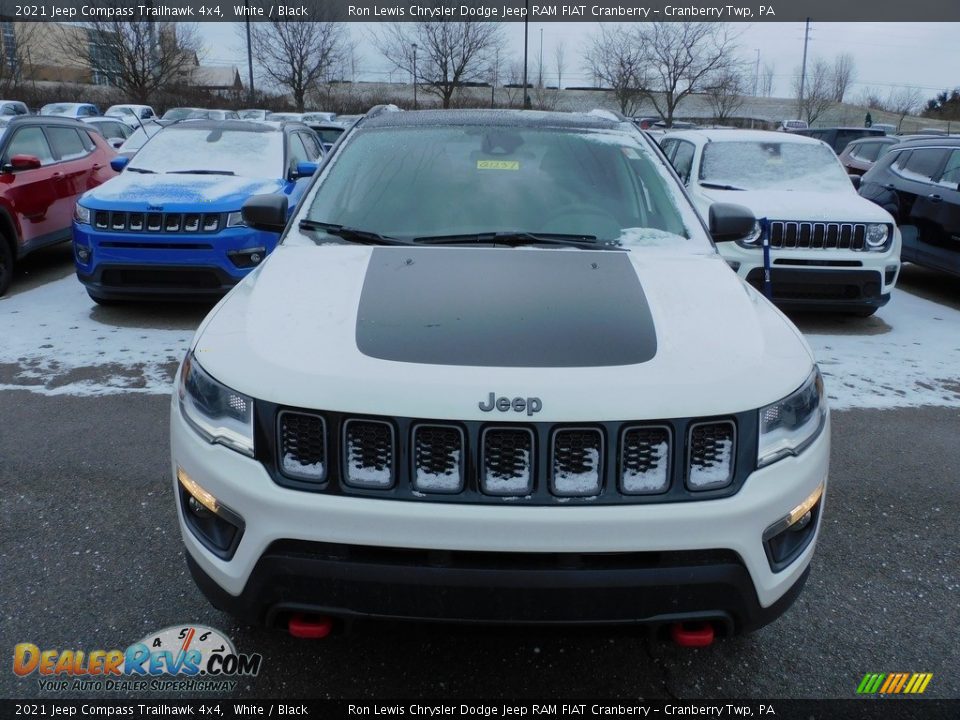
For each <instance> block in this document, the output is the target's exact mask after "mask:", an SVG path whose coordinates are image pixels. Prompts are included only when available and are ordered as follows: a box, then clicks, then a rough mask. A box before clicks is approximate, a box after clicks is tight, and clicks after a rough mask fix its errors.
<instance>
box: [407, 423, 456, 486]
mask: <svg viewBox="0 0 960 720" xmlns="http://www.w3.org/2000/svg"><path fill="white" fill-rule="evenodd" d="M464 445H465V443H464V439H463V431H462V430H460V428H458V427H453V426H449V425H417V426H416V427H415V428H414V430H413V487H414V488H415V489H416V490H418V491H419V492H428V493H458V492H460V491H461V490H463V475H464V473H463V463H464V460H465V458H466V454H465V453H464Z"/></svg>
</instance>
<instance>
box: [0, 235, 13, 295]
mask: <svg viewBox="0 0 960 720" xmlns="http://www.w3.org/2000/svg"><path fill="white" fill-rule="evenodd" d="M12 282H13V249H12V248H11V247H10V243H9V242H7V238H6V237H5V236H3V235H0V295H3V294H4V293H5V292H7V290H8V289H9V288H10V283H12Z"/></svg>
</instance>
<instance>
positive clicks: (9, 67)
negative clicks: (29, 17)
mask: <svg viewBox="0 0 960 720" xmlns="http://www.w3.org/2000/svg"><path fill="white" fill-rule="evenodd" d="M11 24H12V25H13V28H14V32H13V34H12V35H11V36H8V37H4V38H3V39H2V40H0V45H2V51H3V52H2V55H0V93H2V94H3V96H4V97H10V96H11V95H14V92H13V89H14V88H16V87H18V86H20V84H21V83H22V82H23V80H24V74H25V72H27V71H28V67H29V65H30V60H31V57H30V48H31V46H33V47H34V49H36V45H35V43H36V40H37V30H38V29H39V28H40V24H39V23H32V22H18V23H11Z"/></svg>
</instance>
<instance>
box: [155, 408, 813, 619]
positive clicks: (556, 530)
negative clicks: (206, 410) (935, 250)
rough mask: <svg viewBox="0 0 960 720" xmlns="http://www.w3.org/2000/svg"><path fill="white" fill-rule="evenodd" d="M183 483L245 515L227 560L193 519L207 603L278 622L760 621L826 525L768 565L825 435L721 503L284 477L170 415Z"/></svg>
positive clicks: (184, 530) (786, 592)
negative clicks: (471, 498) (781, 523)
mask: <svg viewBox="0 0 960 720" xmlns="http://www.w3.org/2000/svg"><path fill="white" fill-rule="evenodd" d="M170 429H171V449H172V466H173V473H174V485H175V489H176V494H177V497H178V498H180V497H182V494H181V491H180V488H179V482H178V480H177V479H176V473H177V468H183V470H184V471H186V472H187V473H188V474H189V475H190V476H191V477H192V478H193V479H194V480H195V481H196V482H197V483H198V484H199V485H200V486H202V487H203V488H204V489H205V490H206V491H208V492H209V493H211V494H212V495H213V496H215V497H216V498H217V500H218V501H219V502H220V503H222V505H224V506H226V507H228V508H229V509H230V510H232V511H233V512H235V513H237V514H238V515H239V516H240V517H241V518H242V520H243V530H242V535H240V536H239V540H238V542H237V544H236V546H235V552H233V554H232V556H231V557H230V559H223V558H222V557H219V556H218V555H217V554H215V553H214V552H211V550H210V549H208V547H207V546H206V545H205V544H204V543H203V542H201V540H200V539H198V537H197V535H196V534H195V533H194V531H193V530H192V529H191V528H190V527H188V525H187V524H186V521H185V517H184V512H185V509H184V505H183V503H182V502H178V503H177V508H178V510H177V512H178V518H179V521H180V527H181V535H182V537H183V541H184V544H185V546H186V549H187V556H188V564H189V566H190V569H191V573H192V574H193V576H194V578H195V579H196V581H197V583H198V585H199V586H200V587H201V589H202V590H203V591H204V593H205V594H206V595H207V597H208V598H209V599H210V600H211V602H212V603H213V604H214V605H215V606H217V607H219V608H222V609H224V610H226V611H228V612H231V613H233V614H235V615H237V616H239V617H241V618H244V619H245V620H247V621H249V622H252V623H256V624H263V623H268V624H270V623H278V622H282V618H283V617H284V615H285V614H286V613H289V612H294V611H297V610H310V611H313V612H323V613H327V614H332V615H337V616H347V617H349V616H373V617H389V618H406V619H419V620H440V621H460V622H496V623H525V624H526V623H537V622H542V623H577V624H582V623H652V624H657V623H667V622H675V621H677V620H684V619H694V618H696V619H708V620H712V621H714V622H717V623H718V624H720V625H721V626H724V627H726V628H727V629H728V630H729V631H731V632H741V631H745V630H751V629H754V628H757V627H760V626H762V625H764V624H766V623H768V622H770V621H771V620H773V619H774V618H776V617H777V616H778V615H779V614H780V613H782V612H783V611H784V610H785V609H786V608H787V607H789V605H790V603H791V602H792V601H793V599H794V598H795V597H796V594H797V593H799V590H800V588H801V587H802V584H803V582H804V580H805V578H806V574H807V570H808V566H809V563H810V560H811V557H812V555H813V551H814V547H815V545H816V534H817V533H818V532H819V516H820V510H821V509H822V503H823V501H822V500H821V503H820V506H819V508H818V512H817V513H816V516H815V518H814V529H813V533H814V534H813V536H812V540H811V541H810V543H809V545H807V546H806V547H805V548H804V550H803V551H802V553H800V554H799V556H798V557H797V558H796V559H795V560H793V562H791V563H790V564H789V565H788V566H787V567H785V568H784V569H782V570H780V571H779V572H774V571H773V570H772V569H771V564H770V561H769V560H768V558H767V555H766V552H765V550H764V544H763V541H762V536H763V533H764V530H765V529H766V528H768V527H770V526H771V525H772V524H773V523H775V522H776V521H777V520H778V519H780V518H782V517H783V516H784V514H785V513H787V512H789V511H790V510H791V509H792V508H793V507H795V506H796V505H798V504H800V503H801V502H803V501H804V500H805V499H806V498H807V497H808V496H809V495H810V494H811V493H812V492H813V491H814V490H816V488H817V487H818V486H819V485H820V484H821V483H825V482H826V478H827V473H828V466H829V451H830V440H829V437H830V434H829V433H830V431H829V421H828V425H827V427H825V428H824V432H823V433H822V434H821V435H820V436H819V438H818V439H817V440H816V441H815V442H814V443H813V444H812V445H811V446H810V447H809V448H808V449H807V450H806V451H804V453H802V455H801V456H799V457H794V458H787V459H784V460H781V461H780V462H777V463H775V464H774V465H771V466H769V467H767V468H763V469H762V470H758V471H756V472H754V473H753V474H752V475H751V476H750V477H749V478H748V479H747V481H746V482H745V484H744V486H743V487H742V489H741V490H740V491H739V492H738V493H737V494H735V495H733V496H731V497H727V498H722V499H716V500H705V501H700V502H684V503H660V504H656V505H643V504H630V505H608V506H602V507H596V506H595V507H590V506H583V505H581V506H576V507H573V506H564V507H545V506H532V507H516V506H512V507H511V506H503V505H465V504H453V503H445V504H439V503H430V502H403V501H391V500H380V499H370V498H360V497H343V496H330V495H323V494H315V493H305V492H302V491H298V490H293V489H289V488H284V487H280V486H278V485H277V484H276V483H274V481H273V480H272V479H271V478H270V476H269V474H268V473H267V471H266V470H265V469H264V467H263V465H262V464H261V463H259V462H258V461H256V460H254V459H251V458H248V457H245V456H242V455H240V454H238V453H235V452H233V451H230V450H227V449H225V448H223V447H220V446H214V445H210V444H208V443H206V442H205V441H204V440H202V439H201V438H200V437H199V436H198V435H197V434H196V433H195V432H194V431H193V430H192V429H191V428H190V427H189V426H188V425H187V424H186V423H185V421H184V419H183V418H182V416H181V415H180V410H179V406H178V404H177V402H176V399H175V398H174V401H173V405H172V412H171V428H170Z"/></svg>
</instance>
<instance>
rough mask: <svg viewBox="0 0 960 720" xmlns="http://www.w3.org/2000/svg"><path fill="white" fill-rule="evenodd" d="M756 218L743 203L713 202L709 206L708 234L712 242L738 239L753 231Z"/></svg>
mask: <svg viewBox="0 0 960 720" xmlns="http://www.w3.org/2000/svg"><path fill="white" fill-rule="evenodd" d="M756 225H757V218H756V217H755V216H754V214H753V211H752V210H750V209H749V208H745V207H743V205H734V204H732V203H714V204H713V205H711V206H710V223H709V226H710V236H711V237H712V238H713V241H714V242H729V241H731V240H739V239H741V238H745V237H747V236H748V235H750V234H751V233H753V231H754V228H756Z"/></svg>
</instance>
